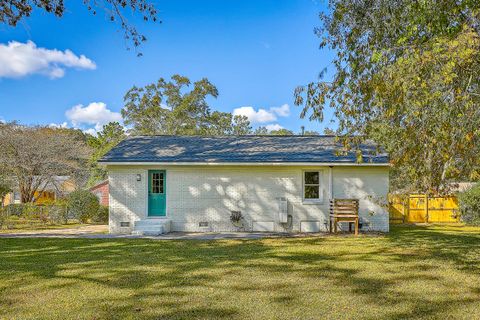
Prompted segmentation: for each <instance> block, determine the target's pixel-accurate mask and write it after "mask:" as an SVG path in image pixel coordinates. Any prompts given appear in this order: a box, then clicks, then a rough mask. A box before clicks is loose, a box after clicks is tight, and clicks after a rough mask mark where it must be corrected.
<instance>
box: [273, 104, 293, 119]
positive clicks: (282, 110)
mask: <svg viewBox="0 0 480 320" xmlns="http://www.w3.org/2000/svg"><path fill="white" fill-rule="evenodd" d="M270 110H272V112H274V113H276V114H277V115H278V116H279V117H288V116H290V106H289V105H288V104H286V103H285V104H282V105H281V106H280V107H273V108H271V109H270Z"/></svg>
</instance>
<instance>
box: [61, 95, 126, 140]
mask: <svg viewBox="0 0 480 320" xmlns="http://www.w3.org/2000/svg"><path fill="white" fill-rule="evenodd" d="M65 116H66V117H67V119H68V120H70V121H71V122H72V125H73V126H74V127H80V126H82V125H90V126H92V125H93V126H94V129H88V130H86V131H85V132H87V131H88V132H89V133H91V130H95V131H100V130H102V126H103V125H104V124H107V123H109V122H112V121H121V120H122V116H121V114H120V113H119V112H113V111H111V110H110V109H108V108H107V105H106V104H105V103H103V102H92V103H90V104H89V105H88V106H83V105H82V104H78V105H76V106H73V107H72V108H71V109H69V110H67V111H66V112H65Z"/></svg>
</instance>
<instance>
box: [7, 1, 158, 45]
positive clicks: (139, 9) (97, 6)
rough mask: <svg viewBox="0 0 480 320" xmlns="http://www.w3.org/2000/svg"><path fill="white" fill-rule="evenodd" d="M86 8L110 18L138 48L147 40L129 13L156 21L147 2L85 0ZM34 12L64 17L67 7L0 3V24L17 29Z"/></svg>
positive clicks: (58, 3)
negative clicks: (132, 21) (131, 21)
mask: <svg viewBox="0 0 480 320" xmlns="http://www.w3.org/2000/svg"><path fill="white" fill-rule="evenodd" d="M82 2H83V3H84V4H85V6H86V7H87V9H88V10H89V11H90V12H91V13H92V14H93V15H96V14H97V12H98V11H99V10H100V11H101V12H100V13H102V12H103V13H104V14H106V15H107V17H108V19H109V20H110V21H117V22H118V23H119V24H120V26H121V28H122V29H123V31H124V36H125V39H127V40H129V41H131V43H132V44H133V45H134V46H135V47H138V46H139V45H140V44H141V43H142V42H144V41H145V40H146V38H145V36H144V35H143V34H141V33H139V32H138V31H137V29H136V28H135V26H134V25H132V24H129V23H128V21H127V19H126V18H125V13H126V11H127V10H131V11H133V12H134V13H139V14H140V15H141V16H142V18H143V20H144V21H152V22H157V21H158V17H157V9H156V8H155V6H154V4H153V2H152V1H148V0H82ZM34 10H38V11H43V12H46V13H48V14H52V15H55V16H56V17H59V18H60V17H63V15H64V14H65V12H67V11H68V8H67V7H66V6H65V1H63V0H2V1H0V23H4V24H7V25H10V26H14V27H15V26H16V25H17V24H18V23H19V22H20V21H22V20H23V19H24V18H27V17H30V15H31V14H32V13H33V11H34Z"/></svg>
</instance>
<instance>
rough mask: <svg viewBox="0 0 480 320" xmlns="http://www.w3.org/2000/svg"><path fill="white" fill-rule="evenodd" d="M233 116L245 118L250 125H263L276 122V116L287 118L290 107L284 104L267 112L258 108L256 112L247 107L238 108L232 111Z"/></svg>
mask: <svg viewBox="0 0 480 320" xmlns="http://www.w3.org/2000/svg"><path fill="white" fill-rule="evenodd" d="M233 115H234V116H236V115H241V116H246V117H247V118H248V120H250V122H252V123H265V122H271V121H276V120H277V116H279V117H288V116H289V115H290V106H289V105H288V104H284V105H282V106H280V107H273V108H270V109H269V110H265V109H262V108H260V109H258V111H256V110H255V109H254V108H253V107H249V106H247V107H240V108H235V109H233Z"/></svg>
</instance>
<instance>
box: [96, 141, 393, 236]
mask: <svg viewBox="0 0 480 320" xmlns="http://www.w3.org/2000/svg"><path fill="white" fill-rule="evenodd" d="M339 148H340V146H339V145H338V144H337V143H336V142H335V138H334V137H330V136H233V137H199V136H191V137H181V136H148V137H146V136H140V137H130V138H128V139H126V140H125V141H123V142H122V143H120V144H119V145H118V146H117V147H116V148H114V149H113V150H112V151H111V152H109V153H108V154H107V155H106V156H105V157H104V158H103V159H102V160H101V162H102V163H104V164H105V165H106V166H107V169H108V172H109V184H110V186H109V190H110V219H109V224H110V232H111V233H131V232H137V233H148V232H150V233H160V232H168V231H191V232H205V231H237V230H244V231H278V232H318V231H327V228H328V214H329V212H328V200H329V199H331V198H356V199H359V200H360V217H361V225H362V230H376V231H383V232H388V228H389V223H388V212H387V210H386V209H385V208H383V207H382V206H381V205H380V202H381V199H385V198H386V195H387V192H388V184H389V181H388V173H389V164H388V157H387V156H386V155H385V154H381V155H378V154H373V153H372V152H373V150H374V149H375V146H374V145H373V144H370V143H369V144H365V145H362V147H361V148H362V152H363V161H362V162H361V163H357V160H356V159H357V157H356V155H355V154H349V153H347V154H344V155H341V156H337V155H336V154H338V150H339ZM232 214H233V215H237V216H239V217H241V219H240V220H239V221H234V222H232V220H231V217H232Z"/></svg>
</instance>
